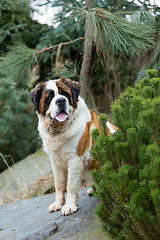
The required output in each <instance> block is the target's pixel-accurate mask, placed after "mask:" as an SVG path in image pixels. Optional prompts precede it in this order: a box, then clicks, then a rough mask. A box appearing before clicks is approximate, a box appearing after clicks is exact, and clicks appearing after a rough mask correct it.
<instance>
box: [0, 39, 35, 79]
mask: <svg viewBox="0 0 160 240" xmlns="http://www.w3.org/2000/svg"><path fill="white" fill-rule="evenodd" d="M36 62H38V60H37V53H36V51H35V50H34V49H31V48H28V47H27V46H26V45H25V44H24V43H22V42H18V43H15V44H14V45H12V46H10V47H9V51H8V52H7V53H6V54H5V55H4V56H2V57H1V58H0V68H2V69H4V72H5V73H6V75H7V77H9V78H11V79H16V78H17V77H23V76H24V75H25V74H26V73H27V72H28V70H29V68H31V67H32V66H33V65H34V64H35V63H36Z"/></svg>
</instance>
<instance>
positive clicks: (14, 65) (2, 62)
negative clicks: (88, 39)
mask: <svg viewBox="0 0 160 240" xmlns="http://www.w3.org/2000/svg"><path fill="white" fill-rule="evenodd" d="M83 39H84V38H83V37H80V38H77V39H75V40H73V41H68V42H64V43H60V44H56V45H54V46H51V47H49V48H45V49H42V50H39V51H37V50H35V49H31V48H28V47H27V46H26V45H25V44H24V43H22V42H18V43H15V44H14V45H12V46H10V47H9V51H8V52H7V53H6V54H5V55H4V56H3V57H1V58H0V68H2V69H4V70H5V73H6V75H7V77H9V78H11V79H14V80H16V79H17V77H23V76H24V75H25V74H27V73H28V70H29V69H30V68H32V67H33V66H34V65H35V63H38V60H39V57H40V55H41V54H43V53H44V52H46V51H50V50H52V49H55V48H58V47H59V46H61V47H62V46H65V45H69V44H73V43H75V42H77V41H80V40H83Z"/></svg>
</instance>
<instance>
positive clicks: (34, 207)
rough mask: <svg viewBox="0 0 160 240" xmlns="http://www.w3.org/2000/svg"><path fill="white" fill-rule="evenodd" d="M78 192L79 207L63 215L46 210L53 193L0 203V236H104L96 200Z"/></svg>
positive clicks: (40, 239) (92, 239) (30, 239)
mask: <svg viewBox="0 0 160 240" xmlns="http://www.w3.org/2000/svg"><path fill="white" fill-rule="evenodd" d="M86 191H87V188H83V189H81V190H80V192H79V201H78V202H79V203H78V207H79V208H78V211H77V212H76V213H74V214H71V215H69V216H62V215H61V211H57V212H52V213H49V212H48V211H47V209H48V206H49V205H50V204H51V203H52V202H53V201H54V199H55V194H49V195H43V196H39V197H35V198H31V199H25V200H21V201H17V202H12V203H9V204H6V205H1V206H0V240H47V239H48V240H55V239H56V240H64V239H67V240H76V239H78V240H82V239H85V240H105V239H109V238H107V236H106V235H105V234H104V233H103V232H102V229H101V227H100V223H99V221H98V219H97V217H96V216H95V214H94V209H95V206H96V204H97V200H96V199H95V198H94V197H89V196H88V195H87V194H86Z"/></svg>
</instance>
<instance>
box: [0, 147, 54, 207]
mask: <svg viewBox="0 0 160 240" xmlns="http://www.w3.org/2000/svg"><path fill="white" fill-rule="evenodd" d="M50 171H51V164H50V161H49V159H48V156H47V154H46V153H45V152H44V151H43V150H42V149H39V150H38V151H37V152H36V153H34V154H32V155H30V156H28V157H27V158H25V159H23V160H22V161H20V162H18V163H16V164H15V165H12V166H11V168H10V169H6V170H5V171H3V172H2V173H1V174H0V199H2V200H3V198H4V197H5V198H6V199H7V198H8V199H12V198H17V196H20V195H21V197H22V195H27V192H29V191H30V189H31V188H32V186H33V185H34V183H35V182H36V181H37V180H38V179H39V178H42V177H43V176H46V175H48V174H49V172H50ZM2 200H1V201H2ZM1 201H0V204H2V203H3V201H2V202H1Z"/></svg>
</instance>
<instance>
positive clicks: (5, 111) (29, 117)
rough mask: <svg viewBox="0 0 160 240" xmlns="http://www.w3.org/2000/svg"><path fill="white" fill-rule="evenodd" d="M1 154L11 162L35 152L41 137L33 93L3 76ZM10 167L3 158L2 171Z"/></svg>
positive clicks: (0, 160)
mask: <svg viewBox="0 0 160 240" xmlns="http://www.w3.org/2000/svg"><path fill="white" fill-rule="evenodd" d="M0 106H1V107H0V116H1V117H0V153H1V154H2V155H3V157H4V158H5V159H6V161H7V163H8V164H9V165H11V164H13V162H12V160H13V161H14V162H17V161H19V160H20V159H22V158H24V157H25V156H27V155H28V154H29V153H31V152H34V151H35V150H36V148H37V145H38V141H37V140H36V139H37V137H38V134H37V131H36V125H37V123H36V122H35V120H34V119H35V118H34V113H33V108H32V104H31V102H30V99H29V92H28V90H25V89H19V90H17V89H16V85H15V83H14V82H13V81H11V80H9V79H5V76H4V75H3V74H2V73H1V75H0ZM5 168H6V165H5V163H4V161H3V158H2V157H0V171H2V170H3V169H5Z"/></svg>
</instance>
